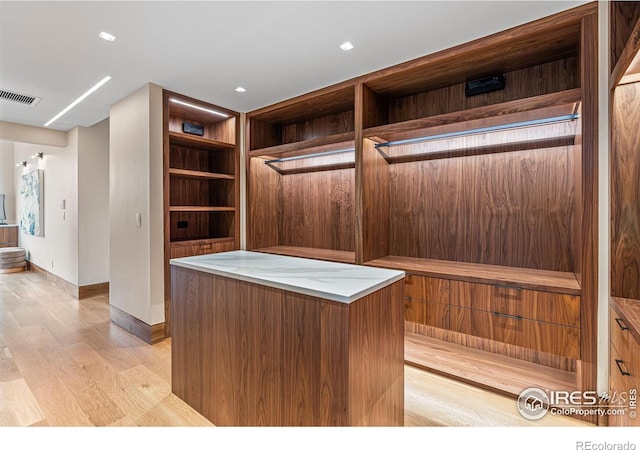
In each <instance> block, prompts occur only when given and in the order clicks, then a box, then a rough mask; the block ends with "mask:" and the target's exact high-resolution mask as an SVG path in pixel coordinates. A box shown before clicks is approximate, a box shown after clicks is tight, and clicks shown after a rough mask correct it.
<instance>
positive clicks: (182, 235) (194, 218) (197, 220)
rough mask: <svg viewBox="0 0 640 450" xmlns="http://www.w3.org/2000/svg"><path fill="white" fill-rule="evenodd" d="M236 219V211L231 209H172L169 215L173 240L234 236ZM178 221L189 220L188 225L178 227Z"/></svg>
mask: <svg viewBox="0 0 640 450" xmlns="http://www.w3.org/2000/svg"><path fill="white" fill-rule="evenodd" d="M235 220H236V218H235V212H231V211H227V212H207V211H203V212H189V211H172V212H171V213H170V217H169V224H170V227H171V228H170V229H171V242H176V241H192V240H196V239H215V238H225V237H233V236H234V232H235ZM178 222H187V227H186V228H178Z"/></svg>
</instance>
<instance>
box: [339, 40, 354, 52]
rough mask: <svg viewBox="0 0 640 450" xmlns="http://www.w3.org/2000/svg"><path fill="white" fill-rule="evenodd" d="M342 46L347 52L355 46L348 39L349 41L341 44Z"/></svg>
mask: <svg viewBox="0 0 640 450" xmlns="http://www.w3.org/2000/svg"><path fill="white" fill-rule="evenodd" d="M340 48H341V49H342V50H344V51H345V52H348V51H349V50H351V49H352V48H353V44H352V43H351V42H349V41H347V42H345V43H344V44H342V45H341V46H340Z"/></svg>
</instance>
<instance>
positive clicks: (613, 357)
mask: <svg viewBox="0 0 640 450" xmlns="http://www.w3.org/2000/svg"><path fill="white" fill-rule="evenodd" d="M636 351H640V348H638V349H636ZM627 362H628V358H626V357H625V356H624V355H621V354H620V353H619V352H618V351H617V350H616V348H615V347H610V349H609V373H610V375H609V393H610V395H611V398H612V400H611V402H610V404H609V406H610V407H611V408H616V407H618V406H620V407H622V408H623V409H625V411H624V414H622V415H611V416H609V421H608V423H607V425H608V426H610V427H637V426H640V418H638V417H637V416H636V417H631V415H630V414H629V412H630V409H629V392H631V391H632V390H635V391H636V393H637V391H638V387H637V386H638V382H639V381H640V380H639V379H638V378H637V377H633V376H631V375H627V374H625V373H623V371H625V372H626V373H628V370H629V369H628V367H627V365H625V363H627Z"/></svg>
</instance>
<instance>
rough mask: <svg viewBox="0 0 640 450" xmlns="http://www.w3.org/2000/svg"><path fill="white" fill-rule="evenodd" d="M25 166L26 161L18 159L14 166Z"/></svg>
mask: <svg viewBox="0 0 640 450" xmlns="http://www.w3.org/2000/svg"><path fill="white" fill-rule="evenodd" d="M20 166H22V167H27V162H26V161H20V162H19V163H18V164H16V167H20Z"/></svg>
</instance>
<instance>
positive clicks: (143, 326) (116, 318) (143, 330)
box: [109, 305, 165, 344]
mask: <svg viewBox="0 0 640 450" xmlns="http://www.w3.org/2000/svg"><path fill="white" fill-rule="evenodd" d="M109 316H110V318H111V321H112V322H113V323H115V324H116V325H118V326H119V327H120V328H123V329H125V330H127V331H128V332H129V333H131V334H133V335H134V336H136V337H138V338H140V339H142V340H143V341H145V342H146V343H147V344H156V343H158V342H160V341H163V340H164V338H165V336H164V322H162V323H158V324H156V325H149V324H147V323H145V322H143V321H142V320H140V319H138V318H137V317H133V316H132V315H131V314H129V313H127V312H124V311H122V310H121V309H119V308H116V307H115V306H113V305H109Z"/></svg>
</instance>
